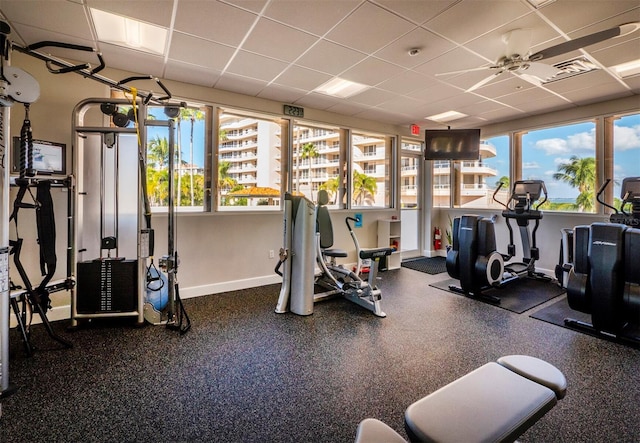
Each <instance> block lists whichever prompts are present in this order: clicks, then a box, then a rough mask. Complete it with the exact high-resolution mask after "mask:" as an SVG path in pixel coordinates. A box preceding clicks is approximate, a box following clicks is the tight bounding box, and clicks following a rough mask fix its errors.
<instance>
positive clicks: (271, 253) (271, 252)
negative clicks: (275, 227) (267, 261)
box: [269, 249, 276, 258]
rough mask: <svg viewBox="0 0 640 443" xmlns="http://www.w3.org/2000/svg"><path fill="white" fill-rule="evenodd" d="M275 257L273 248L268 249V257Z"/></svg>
mask: <svg viewBox="0 0 640 443" xmlns="http://www.w3.org/2000/svg"><path fill="white" fill-rule="evenodd" d="M275 257H276V253H275V251H274V250H273V249H269V258H275Z"/></svg>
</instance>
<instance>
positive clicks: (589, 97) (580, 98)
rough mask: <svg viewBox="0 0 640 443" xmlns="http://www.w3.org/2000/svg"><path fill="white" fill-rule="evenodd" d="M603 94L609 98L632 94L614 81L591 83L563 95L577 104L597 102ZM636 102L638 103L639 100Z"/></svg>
mask: <svg viewBox="0 0 640 443" xmlns="http://www.w3.org/2000/svg"><path fill="white" fill-rule="evenodd" d="M603 94H605V95H606V96H607V97H611V99H615V98H621V97H627V96H630V95H633V93H632V92H631V91H629V90H627V89H626V88H624V87H623V86H622V85H620V84H615V83H603V84H600V85H593V86H590V87H588V88H582V89H577V90H573V91H569V92H567V93H565V94H563V95H564V96H565V97H567V98H568V99H569V100H571V101H572V102H573V103H575V104H577V105H588V104H590V103H597V102H599V101H600V97H602V95H603ZM638 103H639V104H640V100H639V101H638Z"/></svg>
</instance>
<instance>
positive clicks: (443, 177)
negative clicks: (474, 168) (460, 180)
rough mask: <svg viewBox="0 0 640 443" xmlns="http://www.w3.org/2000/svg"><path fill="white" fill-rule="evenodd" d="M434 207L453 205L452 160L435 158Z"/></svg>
mask: <svg viewBox="0 0 640 443" xmlns="http://www.w3.org/2000/svg"><path fill="white" fill-rule="evenodd" d="M432 163H433V207H434V208H448V207H449V206H450V205H451V163H452V162H451V161H449V160H433V161H432Z"/></svg>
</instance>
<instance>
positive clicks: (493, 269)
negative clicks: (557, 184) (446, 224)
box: [446, 180, 551, 303]
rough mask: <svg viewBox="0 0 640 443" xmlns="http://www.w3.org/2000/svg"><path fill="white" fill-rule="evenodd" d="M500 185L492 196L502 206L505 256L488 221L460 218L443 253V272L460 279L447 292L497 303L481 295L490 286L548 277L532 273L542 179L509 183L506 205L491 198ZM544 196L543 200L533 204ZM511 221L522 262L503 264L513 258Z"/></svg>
mask: <svg viewBox="0 0 640 443" xmlns="http://www.w3.org/2000/svg"><path fill="white" fill-rule="evenodd" d="M502 186H503V184H502V183H500V185H499V186H498V188H497V189H496V190H495V192H494V193H493V199H494V200H495V201H496V202H498V203H500V204H501V205H503V206H504V207H505V210H504V211H502V216H503V217H504V218H505V220H506V221H507V227H508V229H509V245H508V247H507V254H506V255H504V254H500V253H499V252H497V251H496V239H495V227H494V223H493V220H492V219H489V218H485V217H480V216H477V215H463V216H461V217H456V218H455V219H454V220H453V245H452V248H451V250H450V251H449V252H448V253H447V262H446V263H447V272H448V273H449V275H450V276H451V277H453V278H455V279H459V280H460V286H456V285H450V286H449V289H450V290H452V291H455V292H460V293H462V294H464V295H468V296H473V297H478V298H483V299H486V300H488V301H490V302H492V303H500V298H499V297H496V296H492V295H487V294H483V293H482V291H484V290H486V289H489V288H491V287H501V286H504V285H506V284H508V283H510V282H512V281H515V280H518V279H521V278H535V279H539V280H544V281H549V280H551V278H550V277H547V276H546V275H544V274H542V273H539V272H536V270H535V262H536V260H538V258H539V250H538V248H537V247H536V231H537V230H538V227H539V225H540V220H541V219H542V211H540V210H539V208H540V206H541V205H542V204H543V203H544V202H545V201H546V200H547V189H546V187H545V185H544V182H543V181H542V180H519V181H516V182H515V183H514V184H513V188H512V190H511V194H510V196H509V201H508V203H506V204H505V203H502V202H500V201H498V200H497V199H496V198H495V197H496V194H497V193H498V191H500V189H501V188H502ZM543 194H544V198H543V200H542V201H540V202H539V203H537V204H535V202H536V201H537V200H539V199H540V197H541V195H543ZM512 219H515V220H516V222H517V224H518V227H519V229H520V236H521V239H522V250H523V261H522V262H513V263H506V264H505V262H507V261H509V260H511V258H513V257H514V256H515V255H516V247H515V244H514V242H513V228H512V226H511V224H510V220H512ZM530 220H534V221H535V226H534V228H533V231H532V232H531V233H530V232H529V221H530Z"/></svg>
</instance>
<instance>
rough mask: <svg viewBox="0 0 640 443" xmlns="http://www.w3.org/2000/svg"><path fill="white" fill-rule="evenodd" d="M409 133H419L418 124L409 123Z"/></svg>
mask: <svg viewBox="0 0 640 443" xmlns="http://www.w3.org/2000/svg"><path fill="white" fill-rule="evenodd" d="M411 135H420V126H418V125H411Z"/></svg>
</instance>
